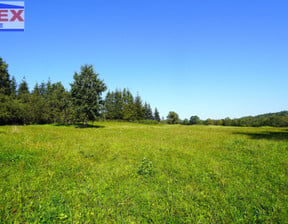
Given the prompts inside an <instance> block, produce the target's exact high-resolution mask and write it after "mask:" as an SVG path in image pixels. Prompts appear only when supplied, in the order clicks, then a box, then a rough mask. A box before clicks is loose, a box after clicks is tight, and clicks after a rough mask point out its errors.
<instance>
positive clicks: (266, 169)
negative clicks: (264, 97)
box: [0, 122, 288, 223]
mask: <svg viewBox="0 0 288 224" xmlns="http://www.w3.org/2000/svg"><path fill="white" fill-rule="evenodd" d="M94 125H96V126H95V127H93V128H91V127H90V128H81V127H77V126H69V127H66V126H53V125H42V126H40V125H35V126H2V127H0V223H44V222H45V223H59V222H64V223H65V222H66V223H288V130H286V129H276V128H236V127H216V126H178V125H175V126H174V125H143V124H132V123H116V122H115V123H113V122H104V123H96V124H95V123H94Z"/></svg>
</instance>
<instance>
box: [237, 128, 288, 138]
mask: <svg viewBox="0 0 288 224" xmlns="http://www.w3.org/2000/svg"><path fill="white" fill-rule="evenodd" d="M287 131H288V130H287ZM233 134H237V135H247V136H249V137H250V138H251V139H267V140H274V141H288V132H285V131H281V132H276V131H275V132H273V131H265V132H260V133H251V132H234V133H233Z"/></svg>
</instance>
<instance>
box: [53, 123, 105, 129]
mask: <svg viewBox="0 0 288 224" xmlns="http://www.w3.org/2000/svg"><path fill="white" fill-rule="evenodd" d="M53 126H57V127H59V126H65V127H74V128H105V126H103V125H94V124H86V125H84V124H82V123H77V124H68V125H67V124H54V125H53Z"/></svg>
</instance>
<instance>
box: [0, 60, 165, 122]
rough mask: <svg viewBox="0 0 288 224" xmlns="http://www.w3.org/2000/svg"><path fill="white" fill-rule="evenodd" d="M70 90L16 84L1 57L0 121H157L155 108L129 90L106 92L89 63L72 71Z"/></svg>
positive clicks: (56, 85)
mask: <svg viewBox="0 0 288 224" xmlns="http://www.w3.org/2000/svg"><path fill="white" fill-rule="evenodd" d="M70 85H71V89H70V91H68V90H66V89H65V88H64V86H63V85H62V83H61V82H56V83H52V82H51V81H50V80H49V81H47V82H42V83H41V84H38V83H37V84H36V85H35V86H34V88H33V90H32V91H30V90H29V88H28V83H27V82H26V80H25V79H23V80H22V81H21V83H20V84H19V85H17V83H16V80H15V78H14V77H12V78H10V74H9V72H8V64H6V62H5V61H4V60H3V59H2V58H0V124H1V125H4V124H49V123H63V124H71V123H76V122H83V123H84V124H86V123H87V122H88V121H95V120H99V119H109V120H125V121H142V122H143V121H145V122H150V123H158V122H160V115H159V111H158V109H157V108H155V109H154V111H153V112H152V109H151V106H150V104H149V103H146V102H145V103H143V102H142V99H141V97H140V96H139V95H137V96H136V97H134V96H133V95H132V93H131V92H130V91H129V90H128V89H123V90H115V91H108V93H107V94H106V97H105V98H104V99H103V97H102V94H103V92H104V91H106V90H107V86H106V84H105V83H104V81H103V80H101V79H99V74H97V73H96V72H95V71H94V69H93V66H92V65H84V66H82V67H81V69H80V72H79V73H77V72H75V74H74V76H73V82H72V83H71V84H70Z"/></svg>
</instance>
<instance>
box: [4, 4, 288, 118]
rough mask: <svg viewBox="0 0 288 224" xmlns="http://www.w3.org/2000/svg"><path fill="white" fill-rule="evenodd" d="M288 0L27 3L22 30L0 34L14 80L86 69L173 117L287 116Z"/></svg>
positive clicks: (69, 76)
mask: <svg viewBox="0 0 288 224" xmlns="http://www.w3.org/2000/svg"><path fill="white" fill-rule="evenodd" d="M287 12H288V1H286V0H282V1H280V0H273V1H272V0H269V1H266V0H253V1H251V0H233V1H231V0H225V1H224V0H217V1H215V0H205V1H200V0H197V1H196V0H189V1H188V0H178V1H176V0H166V1H163V0H153V1H152V0H137V1H135V0H121V1H119V0H93V1H92V0H87V1H84V2H83V1H82V2H81V1H71V0H70V1H68V0H57V1H56V0H50V1H47V2H43V1H31V0H26V1H25V32H0V57H2V58H3V59H4V60H5V61H6V62H7V63H8V64H9V72H10V74H11V75H14V76H15V77H16V80H17V81H18V82H20V81H21V79H22V78H23V77H24V76H25V77H26V80H27V81H28V83H29V87H30V89H32V88H33V86H34V85H35V83H36V82H42V81H47V80H48V77H50V79H51V81H52V82H57V81H61V82H62V83H63V85H64V86H65V87H66V88H67V89H69V88H70V85H69V83H71V82H72V81H73V74H74V72H75V71H79V70H80V66H81V65H83V64H93V65H94V68H95V70H96V72H97V73H99V74H100V78H101V79H104V81H105V83H106V84H107V86H108V88H109V89H110V90H114V89H115V88H125V87H126V88H127V87H128V88H129V89H130V90H131V91H132V93H133V94H134V95H136V94H137V92H139V94H140V96H141V97H142V99H143V100H144V101H147V102H149V103H150V104H151V106H152V107H153V108H154V107H156V106H157V107H158V109H159V111H160V115H161V116H164V117H166V116H167V114H168V112H169V111H172V110H173V111H176V112H177V113H178V114H179V115H180V118H182V119H184V118H189V117H190V116H191V115H198V116H200V118H202V119H207V118H213V119H217V118H225V117H228V116H229V117H231V118H235V117H242V116H246V115H256V114H261V113H267V112H277V111H281V110H288V89H287V83H288V13H287Z"/></svg>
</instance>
